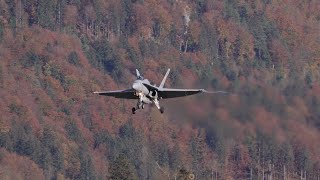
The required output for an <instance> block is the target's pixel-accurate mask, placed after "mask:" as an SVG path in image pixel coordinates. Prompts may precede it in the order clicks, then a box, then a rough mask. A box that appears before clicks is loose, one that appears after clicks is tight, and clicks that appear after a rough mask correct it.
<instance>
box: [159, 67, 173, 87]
mask: <svg viewBox="0 0 320 180" xmlns="http://www.w3.org/2000/svg"><path fill="white" fill-rule="evenodd" d="M169 72H170V69H168V71H167V73H166V75H165V76H164V78H163V79H162V81H161V84H160V86H159V88H160V89H161V88H163V86H164V83H165V82H166V80H167V77H168V75H169Z"/></svg>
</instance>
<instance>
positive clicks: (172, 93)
mask: <svg viewBox="0 0 320 180" xmlns="http://www.w3.org/2000/svg"><path fill="white" fill-rule="evenodd" d="M201 92H206V90H204V89H170V88H162V89H159V90H158V93H159V94H158V95H159V97H161V98H162V99H167V98H176V97H183V96H190V95H194V94H198V93H201Z"/></svg>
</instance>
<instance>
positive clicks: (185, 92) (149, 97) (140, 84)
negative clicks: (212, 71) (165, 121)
mask: <svg viewBox="0 0 320 180" xmlns="http://www.w3.org/2000/svg"><path fill="white" fill-rule="evenodd" d="M169 72H170V69H168V71H167V73H166V74H165V76H164V78H163V80H162V81H161V83H160V85H159V86H158V87H157V86H156V85H151V83H150V81H149V80H148V79H144V78H143V76H142V75H140V73H139V71H138V70H137V69H136V75H137V79H136V80H135V81H134V82H133V84H132V88H130V89H126V90H115V91H99V92H94V93H95V94H99V95H103V96H113V97H115V98H122V99H136V100H138V102H137V105H136V107H133V108H132V114H135V113H136V111H137V110H138V109H144V107H145V104H154V105H155V106H156V107H157V108H158V110H159V111H160V113H163V112H164V108H163V107H162V106H160V103H159V100H161V99H169V98H176V97H183V96H190V95H194V94H198V93H227V92H224V91H214V92H209V91H206V90H204V89H171V88H164V83H165V82H166V79H167V77H168V75H169Z"/></svg>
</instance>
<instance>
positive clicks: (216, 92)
mask: <svg viewBox="0 0 320 180" xmlns="http://www.w3.org/2000/svg"><path fill="white" fill-rule="evenodd" d="M201 91H202V92H204V93H208V94H228V92H226V91H207V90H205V89H202V90H201Z"/></svg>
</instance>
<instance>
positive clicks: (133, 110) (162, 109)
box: [132, 99, 164, 114]
mask: <svg viewBox="0 0 320 180" xmlns="http://www.w3.org/2000/svg"><path fill="white" fill-rule="evenodd" d="M153 103H154V104H155V105H156V107H157V108H158V109H159V111H160V113H161V114H163V113H164V108H163V107H161V106H160V104H159V100H158V99H154V100H153ZM138 109H144V103H143V102H142V101H140V100H139V101H138V103H137V107H133V108H132V114H136V111H137V110H138Z"/></svg>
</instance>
